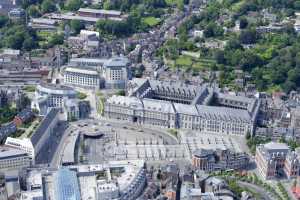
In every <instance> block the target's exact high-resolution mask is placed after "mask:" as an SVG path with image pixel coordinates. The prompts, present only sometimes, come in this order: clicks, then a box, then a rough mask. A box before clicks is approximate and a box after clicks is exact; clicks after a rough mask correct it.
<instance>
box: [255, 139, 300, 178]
mask: <svg viewBox="0 0 300 200" xmlns="http://www.w3.org/2000/svg"><path fill="white" fill-rule="evenodd" d="M255 162H256V165H257V169H258V171H259V173H260V175H261V176H262V177H263V178H264V179H273V178H276V177H283V176H286V177H287V178H295V177H297V176H298V175H299V168H300V164H299V153H297V152H293V151H291V150H290V149H289V147H288V146H287V145H286V144H284V143H275V142H270V143H267V144H262V145H259V146H258V147H257V148H256V154H255Z"/></svg>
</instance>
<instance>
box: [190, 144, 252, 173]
mask: <svg viewBox="0 0 300 200" xmlns="http://www.w3.org/2000/svg"><path fill="white" fill-rule="evenodd" d="M248 164H249V157H248V155H247V154H246V153H237V152H233V151H231V150H230V149H216V150H214V149H203V148H201V149H197V150H196V151H195V152H194V153H193V155H192V166H193V167H195V169H198V170H201V171H205V172H212V171H219V170H231V169H243V168H245V167H247V166H248Z"/></svg>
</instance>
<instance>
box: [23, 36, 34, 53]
mask: <svg viewBox="0 0 300 200" xmlns="http://www.w3.org/2000/svg"><path fill="white" fill-rule="evenodd" d="M22 46H23V49H24V50H26V51H31V50H32V49H34V48H35V47H36V46H37V43H36V42H35V41H34V40H33V39H32V38H31V37H28V38H26V39H25V40H24V42H23V45H22Z"/></svg>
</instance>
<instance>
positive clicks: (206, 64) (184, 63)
mask: <svg viewBox="0 0 300 200" xmlns="http://www.w3.org/2000/svg"><path fill="white" fill-rule="evenodd" d="M167 63H168V64H169V65H170V66H172V67H174V68H175V67H179V68H182V69H184V70H185V71H189V70H192V71H194V72H199V71H205V70H208V69H211V68H212V66H214V65H215V64H216V63H215V61H214V60H209V59H203V58H193V57H191V56H187V55H181V56H179V58H177V59H176V60H175V62H172V61H171V60H168V62H167Z"/></svg>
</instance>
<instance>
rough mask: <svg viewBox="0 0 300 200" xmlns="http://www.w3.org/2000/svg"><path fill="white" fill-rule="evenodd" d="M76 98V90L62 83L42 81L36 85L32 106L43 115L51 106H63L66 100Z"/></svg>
mask: <svg viewBox="0 0 300 200" xmlns="http://www.w3.org/2000/svg"><path fill="white" fill-rule="evenodd" d="M75 98H76V91H75V90H74V89H73V88H71V87H67V86H64V85H59V84H52V83H48V84H46V83H42V84H40V85H38V86H37V88H36V92H35V99H34V101H33V103H32V108H35V109H37V110H39V112H40V114H41V115H45V114H46V113H47V112H48V111H49V109H51V108H63V107H64V105H65V103H66V101H68V100H69V99H75Z"/></svg>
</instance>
